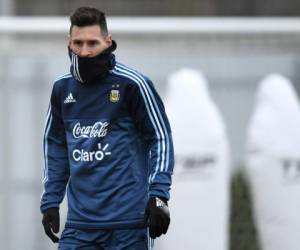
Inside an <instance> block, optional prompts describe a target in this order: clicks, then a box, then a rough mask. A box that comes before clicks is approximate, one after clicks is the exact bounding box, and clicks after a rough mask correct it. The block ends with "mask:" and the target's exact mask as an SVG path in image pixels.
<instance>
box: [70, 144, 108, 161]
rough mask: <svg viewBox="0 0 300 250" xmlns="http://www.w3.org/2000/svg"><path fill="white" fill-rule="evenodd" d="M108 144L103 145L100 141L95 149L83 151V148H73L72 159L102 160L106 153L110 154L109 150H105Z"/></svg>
mask: <svg viewBox="0 0 300 250" xmlns="http://www.w3.org/2000/svg"><path fill="white" fill-rule="evenodd" d="M108 146H109V144H105V145H104V147H102V146H101V143H98V149H97V150H95V151H85V150H84V149H75V150H73V159H74V160H75V161H77V162H80V161H84V162H90V161H102V160H103V159H104V158H105V157H106V156H107V155H111V152H107V148H108Z"/></svg>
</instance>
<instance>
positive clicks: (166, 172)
mask: <svg viewBox="0 0 300 250" xmlns="http://www.w3.org/2000/svg"><path fill="white" fill-rule="evenodd" d="M133 88H134V90H133V92H132V96H131V111H132V116H133V117H134V120H135V124H136V126H137V128H138V130H139V131H140V133H141V136H142V138H143V140H144V141H145V142H146V145H148V147H149V155H150V176H149V195H150V196H159V197H163V198H165V199H169V198H170V195H169V190H170V187H171V182H172V180H171V176H172V173H173V167H174V152H173V142H172V134H171V128H170V124H169V121H168V118H167V116H166V113H165V109H164V106H163V103H162V100H161V98H160V97H159V95H158V93H157V92H156V90H155V88H154V86H153V84H152V82H151V81H150V80H148V79H145V78H142V77H141V78H139V81H138V84H137V85H135V86H134V87H133Z"/></svg>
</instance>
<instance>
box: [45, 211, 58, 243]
mask: <svg viewBox="0 0 300 250" xmlns="http://www.w3.org/2000/svg"><path fill="white" fill-rule="evenodd" d="M42 222H43V226H44V230H45V233H46V234H47V235H48V237H49V238H50V239H51V240H52V241H53V242H54V243H56V242H58V241H59V238H58V237H57V236H56V235H55V234H54V233H58V232H59V210H58V208H57V207H53V208H49V209H47V210H46V211H45V212H44V215H43V221H42ZM53 232H54V233H53Z"/></svg>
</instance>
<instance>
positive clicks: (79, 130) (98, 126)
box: [73, 122, 109, 138]
mask: <svg viewBox="0 0 300 250" xmlns="http://www.w3.org/2000/svg"><path fill="white" fill-rule="evenodd" d="M108 125H109V123H108V122H96V123H95V124H94V125H91V126H81V124H80V122H78V123H76V124H75V126H74V128H73V136H74V138H100V137H105V136H106V134H107V127H108Z"/></svg>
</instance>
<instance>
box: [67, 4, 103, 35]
mask: <svg viewBox="0 0 300 250" xmlns="http://www.w3.org/2000/svg"><path fill="white" fill-rule="evenodd" d="M70 21H71V27H70V34H71V31H72V28H73V26H74V25H76V26H78V27H84V26H90V25H99V26H100V28H101V33H102V35H103V36H107V35H108V29H107V24H106V18H105V13H104V12H102V11H100V10H98V9H96V8H92V7H79V8H78V9H76V10H75V12H74V13H73V14H72V15H71V16H70Z"/></svg>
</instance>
